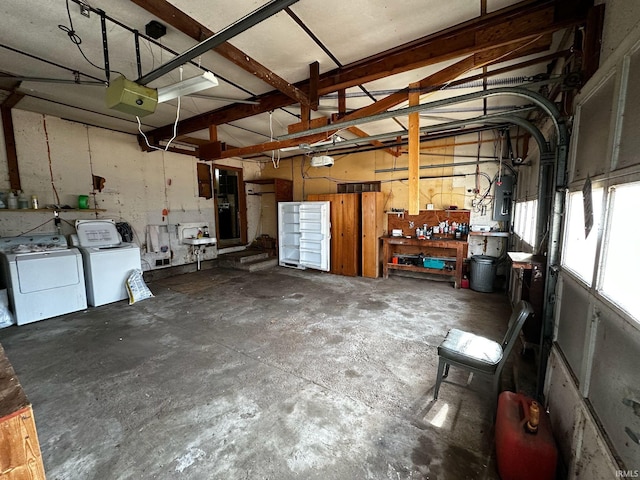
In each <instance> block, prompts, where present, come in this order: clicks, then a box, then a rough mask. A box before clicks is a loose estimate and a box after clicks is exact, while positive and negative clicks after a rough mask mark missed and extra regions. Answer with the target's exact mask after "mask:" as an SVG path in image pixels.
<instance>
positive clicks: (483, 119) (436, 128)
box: [283, 107, 535, 151]
mask: <svg viewBox="0 0 640 480" xmlns="http://www.w3.org/2000/svg"><path fill="white" fill-rule="evenodd" d="M534 108H535V107H525V108H522V109H518V110H512V111H510V112H501V113H490V114H488V115H481V116H479V117H473V118H468V119H465V120H455V121H453V122H446V123H441V124H439V125H430V126H428V127H422V128H421V129H420V133H429V132H441V131H443V130H449V129H454V128H461V127H464V126H466V125H469V124H470V123H488V122H489V121H497V120H499V119H504V118H511V117H505V115H509V114H511V113H521V112H527V111H530V110H533V109H534ZM340 125H341V124H336V125H334V127H333V130H335V129H336V127H338V126H340ZM406 135H407V132H406V131H404V130H400V131H395V132H390V133H381V134H380V135H370V136H368V137H358V138H353V139H351V140H342V141H340V142H336V143H334V144H332V145H335V146H336V147H339V146H342V145H353V144H358V143H366V142H372V141H374V140H385V139H387V138H397V137H403V136H406ZM285 137H288V135H285ZM283 138H284V137H283ZM332 145H331V144H325V145H322V146H319V147H318V149H317V150H319V151H323V150H326V149H327V148H326V147H331V146H332ZM311 150H312V151H313V147H312V149H311Z"/></svg>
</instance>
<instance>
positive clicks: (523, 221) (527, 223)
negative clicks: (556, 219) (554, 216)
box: [513, 200, 538, 247]
mask: <svg viewBox="0 0 640 480" xmlns="http://www.w3.org/2000/svg"><path fill="white" fill-rule="evenodd" d="M537 212H538V201H537V200H529V201H528V202H518V203H516V207H515V214H514V221H513V231H514V232H515V234H516V235H517V236H518V237H520V239H521V240H522V241H524V242H525V243H526V244H528V245H529V246H531V247H533V245H534V244H535V241H536V219H537Z"/></svg>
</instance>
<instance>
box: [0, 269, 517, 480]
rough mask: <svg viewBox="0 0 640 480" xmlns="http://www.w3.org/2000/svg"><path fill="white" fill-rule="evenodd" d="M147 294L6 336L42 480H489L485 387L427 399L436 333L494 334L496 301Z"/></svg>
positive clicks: (319, 276)
mask: <svg viewBox="0 0 640 480" xmlns="http://www.w3.org/2000/svg"><path fill="white" fill-rule="evenodd" d="M149 287H150V288H151V290H152V291H153V293H154V294H155V297H154V298H151V299H147V300H144V301H142V302H139V303H136V304H134V305H132V306H129V305H128V304H127V302H126V301H123V302H118V303H115V304H111V305H106V306H102V307H98V308H91V309H88V310H86V311H83V312H77V313H73V314H70V315H66V316H63V317H59V318H55V319H49V320H45V321H42V322H38V323H35V324H31V325H25V326H22V327H9V328H7V329H4V330H0V342H1V343H2V345H3V346H4V348H5V350H6V353H7V356H8V357H9V360H10V361H11V362H12V364H13V366H14V368H15V370H16V373H17V375H18V377H19V379H20V381H21V383H22V385H23V387H24V389H25V390H26V392H27V396H28V397H29V400H30V401H31V403H32V404H33V406H34V410H35V418H36V425H37V429H38V435H39V439H40V444H41V449H42V455H43V459H44V464H45V469H46V472H47V478H49V479H60V480H61V479H83V480H88V479H100V480H105V479H134V478H144V479H147V478H158V479H230V478H234V479H245V478H246V479H277V480H286V479H294V478H295V479H298V478H303V479H323V480H327V479H340V480H344V479H430V480H436V479H438V480H441V479H491V480H492V479H498V475H497V473H496V467H495V454H494V447H493V429H492V423H491V405H490V404H489V398H490V383H489V381H487V380H485V379H484V378H482V377H479V376H475V377H474V378H473V380H472V382H471V384H470V386H465V385H464V384H465V382H466V380H467V374H466V373H464V372H463V371H461V370H456V369H454V368H452V369H451V374H450V376H449V382H447V383H444V384H443V386H442V387H441V390H440V398H439V399H438V400H437V401H436V402H433V401H432V400H431V398H432V395H433V386H434V382H435V374H436V362H437V354H436V347H437V345H438V344H439V343H440V342H441V340H442V339H443V337H444V335H445V334H446V332H447V330H448V329H449V328H451V327H454V326H455V327H458V328H463V329H468V330H472V331H474V332H477V333H481V334H485V335H487V336H490V337H492V338H496V339H498V338H501V336H502V334H503V333H504V331H505V329H506V321H507V319H508V316H509V314H510V307H509V305H508V301H507V298H506V296H505V294H504V293H491V294H488V293H478V292H474V291H472V290H455V289H453V288H452V286H451V285H450V284H449V283H444V282H436V281H430V280H424V279H415V278H407V277H399V276H394V277H391V278H389V279H387V280H382V279H376V280H373V279H364V278H348V277H342V276H336V275H330V274H324V273H319V272H315V271H311V270H307V271H298V270H292V269H286V268H282V267H275V268H272V269H270V270H267V271H263V272H255V273H246V272H241V271H237V270H231V269H225V268H213V269H209V270H202V271H200V272H195V273H189V274H184V275H179V276H175V277H169V278H165V279H162V280H157V281H154V282H152V283H149ZM450 382H455V383H456V384H452V383H450ZM505 386H506V387H509V386H510V385H509V381H508V379H506V384H505Z"/></svg>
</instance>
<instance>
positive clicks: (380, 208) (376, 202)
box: [362, 192, 386, 278]
mask: <svg viewBox="0 0 640 480" xmlns="http://www.w3.org/2000/svg"><path fill="white" fill-rule="evenodd" d="M385 225H386V216H385V214H384V194H383V193H382V192H362V276H363V277H370V278H378V277H379V276H380V267H381V265H382V262H381V259H380V237H382V236H383V235H384V229H385Z"/></svg>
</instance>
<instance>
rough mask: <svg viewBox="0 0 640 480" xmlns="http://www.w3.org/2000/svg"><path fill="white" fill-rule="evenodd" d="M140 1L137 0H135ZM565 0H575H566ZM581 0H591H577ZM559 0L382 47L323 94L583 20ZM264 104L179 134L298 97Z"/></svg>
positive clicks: (234, 109)
mask: <svg viewBox="0 0 640 480" xmlns="http://www.w3.org/2000/svg"><path fill="white" fill-rule="evenodd" d="M135 1H138V0H135ZM565 3H575V2H566V1H565ZM578 3H579V4H580V5H581V6H582V5H583V4H589V3H592V2H590V1H589V0H583V1H581V0H578ZM564 7H566V5H564V4H563V2H561V1H559V0H556V1H554V0H547V1H533V2H531V1H525V2H521V3H520V4H517V5H516V6H515V7H514V8H507V9H502V10H499V11H497V12H494V13H492V14H489V15H486V16H483V17H478V18H476V19H474V20H471V21H468V22H464V23H462V24H459V25H457V26H455V27H452V28H448V29H446V30H444V31H442V32H438V33H436V34H433V35H429V36H426V37H423V38H421V39H418V40H416V41H413V42H410V43H407V44H404V45H401V46H399V47H397V48H394V49H391V50H387V51H385V52H381V53H379V54H377V55H374V56H371V57H369V58H367V59H363V60H360V61H358V62H354V63H352V64H350V65H346V66H344V67H342V68H337V69H335V70H333V71H330V72H327V73H325V74H323V75H321V76H320V80H319V85H318V89H319V94H320V95H323V94H327V93H332V92H335V91H338V90H341V89H344V88H349V87H352V86H355V85H360V84H362V83H364V82H365V81H371V80H375V79H379V78H383V77H385V76H388V75H393V74H397V73H401V72H406V71H410V70H413V69H416V68H421V67H425V66H428V65H433V64H437V63H439V62H442V61H445V60H450V59H453V58H458V57H461V56H464V55H469V54H484V53H485V52H489V54H490V52H491V51H492V50H495V49H496V48H499V47H500V48H505V49H506V50H508V49H509V48H513V47H514V46H517V45H522V44H523V42H524V43H527V42H528V41H532V40H537V39H539V37H540V36H541V35H546V34H549V33H552V32H554V31H556V30H560V29H563V28H566V27H568V26H572V25H578V24H583V23H584V22H585V20H586V9H585V8H583V7H581V8H573V9H571V8H564ZM308 84H309V81H308V80H307V81H305V82H300V83H299V84H298V87H299V88H303V89H308ZM257 100H259V101H260V105H228V106H226V107H223V108H220V109H218V110H214V111H211V112H207V113H203V114H200V115H196V116H194V117H191V118H189V119H185V120H182V121H181V122H179V124H178V130H179V132H180V134H183V135H184V134H188V133H190V132H194V131H197V130H202V129H205V128H208V126H209V125H211V124H216V125H221V124H224V123H229V122H233V121H235V120H240V119H242V118H246V117H250V116H253V115H257V114H259V113H264V112H267V111H270V110H274V109H276V108H282V107H285V106H288V105H291V104H293V103H294V102H293V101H292V100H291V99H290V97H288V96H287V95H284V94H283V93H281V92H269V93H266V94H263V95H260V96H258V97H257ZM172 134H173V125H166V126H164V127H160V128H156V129H155V130H152V131H150V132H149V133H148V134H147V135H148V136H149V137H150V138H152V139H155V140H157V141H159V140H161V139H164V138H169V137H171V136H172Z"/></svg>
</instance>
